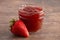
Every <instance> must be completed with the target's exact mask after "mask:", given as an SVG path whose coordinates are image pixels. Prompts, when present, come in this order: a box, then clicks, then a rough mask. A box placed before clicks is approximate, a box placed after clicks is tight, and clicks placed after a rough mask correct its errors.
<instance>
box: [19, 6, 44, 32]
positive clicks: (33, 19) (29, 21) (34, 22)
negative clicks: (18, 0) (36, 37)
mask: <svg viewBox="0 0 60 40" xmlns="http://www.w3.org/2000/svg"><path fill="white" fill-rule="evenodd" d="M43 16H44V13H43V11H42V8H40V7H32V6H26V7H24V8H23V9H20V10H19V19H21V20H22V21H23V22H24V23H25V25H26V27H27V29H28V31H29V32H36V31H37V30H38V29H40V28H41V26H42V22H43Z"/></svg>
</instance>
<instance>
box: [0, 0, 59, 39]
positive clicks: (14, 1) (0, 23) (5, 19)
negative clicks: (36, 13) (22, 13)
mask: <svg viewBox="0 0 60 40" xmlns="http://www.w3.org/2000/svg"><path fill="white" fill-rule="evenodd" d="M26 3H27V2H26ZM28 3H35V4H38V5H39V6H41V7H43V9H44V13H45V17H44V18H45V19H44V22H43V26H42V29H41V30H39V31H38V32H36V33H32V34H31V35H30V36H29V37H28V38H22V37H16V36H13V34H12V33H11V32H10V31H9V29H10V28H9V20H10V19H12V18H17V19H18V9H19V7H21V5H22V4H25V1H24V0H0V40H60V0H30V1H28Z"/></svg>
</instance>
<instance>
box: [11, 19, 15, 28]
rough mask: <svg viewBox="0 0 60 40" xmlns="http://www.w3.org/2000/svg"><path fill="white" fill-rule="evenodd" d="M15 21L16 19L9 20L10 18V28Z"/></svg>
mask: <svg viewBox="0 0 60 40" xmlns="http://www.w3.org/2000/svg"><path fill="white" fill-rule="evenodd" d="M15 21H16V20H15V19H11V20H10V27H11V28H12V26H13V25H14V23H15Z"/></svg>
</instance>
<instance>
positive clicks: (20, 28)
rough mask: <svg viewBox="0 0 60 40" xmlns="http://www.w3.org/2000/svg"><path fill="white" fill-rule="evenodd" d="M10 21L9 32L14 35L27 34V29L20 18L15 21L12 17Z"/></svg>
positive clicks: (26, 35)
mask: <svg viewBox="0 0 60 40" xmlns="http://www.w3.org/2000/svg"><path fill="white" fill-rule="evenodd" d="M10 23H12V24H11V26H10V27H11V32H12V33H13V34H14V35H17V36H24V37H28V36H29V33H28V30H27V28H26V26H25V24H24V23H23V21H22V20H16V21H15V20H14V19H13V20H12V21H10Z"/></svg>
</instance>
